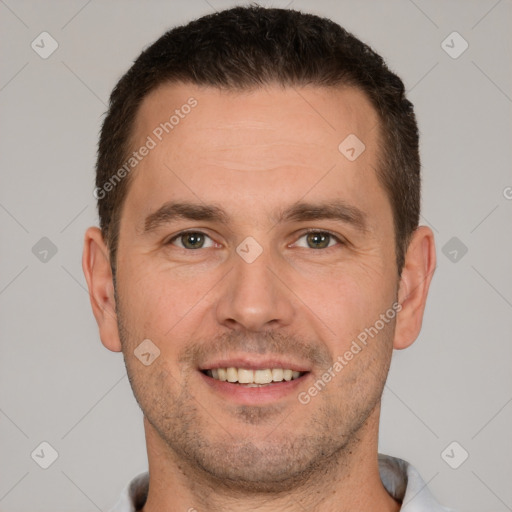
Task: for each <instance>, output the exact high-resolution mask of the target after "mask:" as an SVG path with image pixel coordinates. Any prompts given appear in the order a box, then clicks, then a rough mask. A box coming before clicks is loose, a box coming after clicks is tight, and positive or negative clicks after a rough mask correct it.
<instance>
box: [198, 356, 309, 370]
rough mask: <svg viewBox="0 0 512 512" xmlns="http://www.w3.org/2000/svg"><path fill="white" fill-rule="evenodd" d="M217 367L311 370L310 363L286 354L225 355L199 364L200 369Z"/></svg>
mask: <svg viewBox="0 0 512 512" xmlns="http://www.w3.org/2000/svg"><path fill="white" fill-rule="evenodd" d="M215 368H247V369H248V370H266V369H268V368H270V369H273V368H283V369H285V370H288V369H289V370H293V371H297V372H309V371H311V366H310V365H309V364H306V363H303V362H299V361H293V360H291V359H290V358H288V357H284V356H266V357H264V358H262V357H261V356H258V355H240V356H234V357H223V358H218V359H211V360H209V361H207V362H205V363H204V364H201V365H200V366H199V369H200V370H213V369H215Z"/></svg>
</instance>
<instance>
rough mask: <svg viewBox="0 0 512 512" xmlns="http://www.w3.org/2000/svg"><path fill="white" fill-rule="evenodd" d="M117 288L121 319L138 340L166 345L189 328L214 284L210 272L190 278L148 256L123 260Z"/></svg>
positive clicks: (204, 303)
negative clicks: (135, 334) (144, 339)
mask: <svg viewBox="0 0 512 512" xmlns="http://www.w3.org/2000/svg"><path fill="white" fill-rule="evenodd" d="M119 271H120V272H119V289H120V292H121V297H120V300H121V304H122V308H123V316H124V319H125V322H126V323H127V325H129V326H130V327H132V328H133V332H136V333H137V336H138V337H141V336H142V337H143V338H150V339H152V340H155V342H157V343H158V342H161V343H160V345H161V346H162V347H166V346H169V345H175V344H169V343H167V341H168V340H169V339H171V338H172V339H176V338H177V333H179V332H181V331H182V330H183V327H184V326H187V328H188V329H190V322H191V321H193V319H194V318H195V317H197V315H198V314H199V312H200V311H201V310H202V309H204V307H205V306H206V305H207V302H208V301H207V292H208V290H209V289H211V288H212V287H213V286H214V284H215V282H216V281H215V277H216V276H215V275H214V272H210V273H209V272H205V273H203V274H202V276H196V277H195V278H194V279H191V277H190V276H188V275H184V274H183V273H181V272H179V271H176V270H175V269H170V268H168V265H166V263H165V261H162V262H158V261H156V260H152V259H151V258H149V257H140V258H135V257H134V258H133V259H132V260H131V261H127V260H125V261H124V266H123V267H122V268H119Z"/></svg>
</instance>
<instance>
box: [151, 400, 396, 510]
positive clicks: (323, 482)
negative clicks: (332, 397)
mask: <svg viewBox="0 0 512 512" xmlns="http://www.w3.org/2000/svg"><path fill="white" fill-rule="evenodd" d="M379 413H380V407H376V409H375V410H374V411H373V413H372V414H371V416H370V417H369V418H368V420H367V421H366V423H365V424H364V425H363V426H362V427H361V429H360V430H359V432H358V433H357V434H356V435H354V438H357V442H354V443H352V444H351V445H350V446H347V447H346V449H344V450H340V451H339V452H336V453H334V454H333V455H332V456H331V457H330V458H329V459H326V460H323V461H321V463H320V464H318V466H317V467H316V468H315V469H314V470H312V472H311V474H310V475H309V476H308V477H307V478H306V479H305V480H304V481H302V482H301V483H300V484H296V483H295V484H293V485H292V486H290V487H288V488H287V489H286V490H285V491H284V490H283V491H278V490H276V492H274V493H268V492H267V493H257V492H250V491H247V489H246V488H244V489H237V486H236V482H232V483H231V485H226V484H225V482H216V481H214V479H213V478H212V477H211V475H208V474H205V472H203V471H202V470H200V469H198V468H197V467H196V466H192V465H189V463H188V461H186V460H183V459H182V458H180V457H179V455H178V454H176V453H174V452H173V451H172V450H171V449H170V448H169V447H168V446H167V445H166V443H165V442H164V441H163V440H162V439H161V437H160V436H159V435H158V433H157V432H156V431H155V429H154V428H153V426H152V425H151V424H150V423H149V422H148V421H147V419H146V418H144V427H145V431H146V444H147V450H148V462H149V474H150V481H149V494H148V499H147V502H146V505H145V506H144V509H143V512H157V511H160V510H166V511H169V512H173V511H175V510H176V511H177V510H190V511H194V510H196V511H201V512H220V511H225V510H230V511H231V512H242V511H243V512H245V511H247V510H258V511H260V512H270V511H272V512H276V511H283V512H288V511H290V512H291V511H298V512H299V511H300V512H304V511H307V512H349V511H353V510H358V511H359V512H370V511H375V510H379V511H381V512H398V511H399V510H400V504H399V503H398V502H397V501H395V500H394V499H393V498H392V497H391V496H390V495H389V494H388V493H387V491H386V489H385V488H384V486H383V485H382V482H381V479H380V474H379V466H378V454H377V439H378V421H379Z"/></svg>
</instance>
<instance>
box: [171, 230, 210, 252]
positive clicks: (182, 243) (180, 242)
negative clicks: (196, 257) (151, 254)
mask: <svg viewBox="0 0 512 512" xmlns="http://www.w3.org/2000/svg"><path fill="white" fill-rule="evenodd" d="M167 243H168V244H170V245H176V246H178V247H181V248H182V249H205V248H208V247H213V245H214V242H213V240H212V239H211V238H210V237H209V236H208V235H206V234H204V233H202V232H201V231H186V232H183V233H180V234H179V235H176V236H175V237H173V238H171V239H170V240H169V241H168V242H167Z"/></svg>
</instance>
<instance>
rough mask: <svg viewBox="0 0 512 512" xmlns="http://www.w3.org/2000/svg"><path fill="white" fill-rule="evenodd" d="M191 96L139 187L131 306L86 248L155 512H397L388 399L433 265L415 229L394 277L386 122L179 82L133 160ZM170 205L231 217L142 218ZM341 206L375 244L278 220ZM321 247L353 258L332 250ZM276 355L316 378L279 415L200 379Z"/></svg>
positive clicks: (159, 94) (296, 93)
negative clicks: (383, 469)
mask: <svg viewBox="0 0 512 512" xmlns="http://www.w3.org/2000/svg"><path fill="white" fill-rule="evenodd" d="M191 96H193V97H194V98H195V99H196V100H197V102H198V104H197V106H196V107H195V108H194V109H193V110H192V111H191V113H190V114H189V115H188V116H186V118H185V119H183V120H181V122H180V124H179V125H177V126H176V127H175V128H174V129H173V131H172V132H171V133H170V134H168V135H167V136H166V137H164V139H163V140H162V142H160V143H159V144H158V145H157V147H156V148H155V149H153V150H152V151H151V152H150V153H149V154H148V156H146V157H145V158H144V159H143V160H142V161H141V162H140V164H139V165H138V166H137V168H136V170H134V171H133V174H132V175H131V179H132V182H131V184H130V188H129V191H128V194H127V197H126V199H125V204H124V207H123V211H122V216H121V224H120V235H119V247H118V256H117V258H118V259H117V275H116V288H117V289H116V293H114V286H113V280H112V273H111V266H110V260H109V251H108V248H107V247H106V245H105V242H104V240H103V238H102V236H101V232H100V231H99V229H98V228H96V227H91V228H89V229H88V230H87V232H86V235H85V245H84V254H83V268H84V272H85V276H86V279H87V283H88V286H89V291H90V298H91V304H92V308H93V312H94V315H95V318H96V320H97V322H98V326H99V331H100V337H101V341H102V343H103V344H104V346H105V347H106V348H108V349H109V350H112V351H122V352H123V355H124V358H125V363H126V368H127V371H128V375H129V378H130V382H131V384H132V388H133V391H134V394H135V396H136V398H137V400H138V402H139V404H140V406H141V409H142V411H143V413H144V426H145V433H146V442H147V450H148V460H149V471H150V490H149V496H148V500H147V503H146V506H145V507H144V511H145V512H156V511H158V510H189V509H193V508H195V509H196V510H198V511H221V510H230V511H247V510H259V511H262V512H264V511H267V510H268V511H270V510H272V511H277V510H279V511H325V512H327V511H347V512H348V511H353V510H358V511H361V512H364V511H370V510H373V511H374V510H381V511H387V512H390V511H397V510H399V509H400V504H399V503H398V502H397V501H395V500H394V499H393V498H391V497H390V496H389V495H388V493H387V492H386V490H385V489H384V487H383V485H382V483H381V481H380V477H379V471H378V464H377V441H378V427H379V415H380V399H381V394H382V391H383V387H384V385H385V381H386V377H387V373H388V369H389V364H390V360H391V356H392V351H393V348H395V349H403V348H406V347H407V346H409V345H410V344H411V343H413V342H414V340H415V339H416V337H417V336H418V333H419V331H420V328H421V322H422V317H423V312H424V307H425V302H426V297H427V293H428V288H429V284H430V281H431V277H432V274H433V271H434V268H435V248H434V239H433V234H432V231H431V230H430V229H429V228H427V227H419V228H418V229H417V230H416V231H415V233H414V234H413V237H412V239H411V242H410V245H409V248H408V251H407V254H406V260H405V266H404V269H403V271H402V273H401V277H400V278H398V277H397V276H398V272H397V268H396V254H395V240H394V229H393V216H392V210H391V206H390V202H389V199H388V197H387V195H386V192H385V191H384V189H383V188H382V186H381V185H380V183H379V181H378V179H377V176H376V172H375V168H376V167H377V166H378V161H379V153H378V141H379V124H378V119H377V114H376V112H375V110H374V109H373V107H372V106H371V104H370V103H369V101H368V100H367V98H366V97H365V96H364V94H363V93H362V92H360V91H358V90H356V89H354V88H344V89H343V88H337V89H328V88H323V87H312V86H308V87H302V88H297V89H293V88H280V87H277V86H269V87H267V88H260V89H257V90H254V91H244V92H233V91H231V92H227V91H220V90H218V89H214V88H207V87H198V86H193V85H190V84H186V85H185V84H172V85H165V86H162V87H160V88H159V89H157V90H155V91H153V92H152V93H151V94H150V95H149V96H148V97H147V98H146V99H145V100H144V102H143V104H142V107H141V109H140V111H139V114H138V117H137V120H136V127H135V128H136V129H135V132H134V141H133V142H134V144H133V146H134V149H135V148H138V147H139V146H140V145H142V144H143V143H144V141H145V140H146V138H147V136H148V135H149V134H151V133H152V131H153V130H154V129H155V127H156V126H158V125H159V123H161V122H163V121H165V120H166V119H167V118H168V116H169V114H167V113H168V112H169V113H172V112H173V111H174V109H176V108H180V106H181V105H183V104H184V103H186V101H187V99H188V98H189V97H191ZM351 133H353V134H356V135H357V137H358V138H359V139H361V140H362V141H363V142H364V144H365V146H366V149H365V151H364V152H363V153H362V154H361V155H360V156H359V157H358V158H357V159H356V160H355V161H353V162H350V161H349V160H348V159H347V158H346V157H345V156H344V155H342V154H341V153H340V152H339V150H338V145H339V144H340V142H341V141H342V140H343V139H345V137H347V135H348V134H351ZM171 200H172V201H178V202H190V203H194V204H198V205H205V204H207V205H216V206H218V207H220V208H222V209H223V210H224V212H225V215H226V219H225V222H220V221H219V220H191V219H184V218H177V219H173V220H171V221H169V222H167V223H165V224H161V225H159V226H158V227H157V228H156V229H155V230H154V231H152V232H149V233H144V225H145V218H146V216H148V215H149V214H150V213H152V212H154V211H156V210H158V209H159V208H160V207H161V206H162V205H163V204H164V203H166V202H167V201H171ZM335 200H343V201H344V202H345V203H347V204H349V205H352V206H353V207H355V208H358V209H359V210H360V211H361V212H363V214H364V217H365V221H366V230H365V231H361V230H359V229H358V228H357V227H356V226H355V225H353V224H351V223H349V222H347V221H343V220H340V219H330V218H322V217H316V218H311V219H309V220H290V219H288V220H280V219H279V212H280V211H283V210H284V209H286V208H288V207H290V206H293V205H294V204H296V203H297V202H298V201H301V202H308V203H312V204H317V205H322V204H325V203H328V202H331V201H335ZM183 230H195V231H200V232H202V233H204V234H205V235H207V237H206V238H205V239H204V240H206V242H205V243H206V245H205V246H204V247H202V248H199V249H190V248H184V247H180V246H179V244H180V242H183V238H180V237H179V236H178V237H177V238H175V237H176V235H178V234H179V233H180V232H181V231H183ZM308 230H320V231H329V232H331V233H332V234H334V236H335V237H337V238H339V240H340V241H338V240H337V238H334V237H333V238H330V239H329V238H327V240H328V243H327V246H326V247H325V246H321V247H320V248H318V245H321V244H318V243H316V242H317V241H318V239H314V237H313V240H312V239H311V237H308V236H307V232H308ZM248 236H250V237H253V238H254V239H255V240H256V241H257V243H258V244H259V245H260V247H261V249H262V253H261V254H260V255H259V256H258V257H257V258H256V259H255V260H254V261H253V262H252V263H247V262H246V261H245V260H244V259H243V258H242V257H240V255H239V253H237V251H236V248H237V246H238V245H239V244H240V243H241V242H242V241H243V240H244V239H245V238H246V237H248ZM170 240H171V241H170ZM196 240H197V239H196ZM324 240H325V239H324ZM187 241H188V242H190V238H185V243H187ZM395 301H398V302H399V303H400V304H401V308H402V309H401V311H400V312H399V313H398V315H397V316H396V317H395V318H394V319H393V320H392V321H390V322H389V323H387V324H386V325H385V327H384V328H383V329H381V330H380V331H379V333H378V335H377V336H375V337H374V338H373V339H371V340H370V341H369V342H368V344H367V346H365V347H364V349H363V350H361V351H360V352H359V353H358V354H357V355H355V356H354V357H353V359H352V360H350V361H349V362H348V364H347V365H346V366H344V367H343V369H342V370H341V371H339V372H338V373H336V376H335V377H334V378H332V380H331V381H330V382H329V383H328V384H327V385H326V386H325V388H324V389H323V390H322V391H320V392H318V394H317V395H316V396H314V397H313V398H311V400H310V401H309V403H307V404H305V405H304V404H302V403H300V402H299V401H298V399H297V395H298V393H299V392H301V391H307V390H308V389H309V388H310V387H311V386H312V384H314V383H315V382H316V381H317V380H318V379H319V378H321V376H322V374H323V373H324V372H325V371H326V369H328V368H329V367H330V366H332V364H333V362H334V361H335V360H336V358H337V357H338V356H340V355H343V354H344V353H345V352H346V351H347V350H349V349H350V346H351V343H352V341H353V340H354V339H356V337H357V335H358V334H359V333H360V332H362V331H364V329H365V328H368V327H370V326H373V325H374V324H375V322H376V320H378V319H379V316H380V315H381V314H383V313H385V312H386V311H387V310H389V309H390V308H391V306H392V304H393V303H394V302H395ZM144 339H150V340H151V341H152V342H153V343H154V344H155V345H156V346H157V347H158V349H159V350H160V355H159V357H158V358H157V359H155V361H154V362H153V363H152V364H150V365H149V366H145V365H143V364H141V362H140V361H139V360H138V359H137V358H136V357H135V355H134V350H135V349H136V348H137V346H138V345H139V344H140V343H141V341H142V340H144ZM276 354H279V356H280V357H282V358H285V359H286V358H288V359H287V360H290V361H294V362H296V363H299V362H300V364H302V365H304V366H305V367H307V369H308V370H309V373H308V374H306V375H305V376H304V377H302V378H301V379H300V382H299V381H298V382H297V383H296V384H297V386H296V387H295V388H294V390H293V392H290V393H285V394H284V395H283V396H280V397H279V398H277V399H275V400H269V401H267V402H265V403H252V402H250V403H243V404H241V403H239V401H237V400H238V399H236V398H233V397H231V396H230V395H228V394H226V393H220V392H218V391H217V390H216V389H213V388H212V387H211V386H210V385H207V384H206V383H205V382H206V378H205V377H204V376H203V375H202V374H201V373H200V372H199V368H201V367H202V366H204V365H205V364H208V363H211V362H212V361H214V360H215V359H216V358H217V359H218V358H219V357H232V356H240V357H252V358H253V360H262V359H264V358H269V357H273V356H275V355H276ZM233 386H236V384H233ZM251 396H252V395H251Z"/></svg>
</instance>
